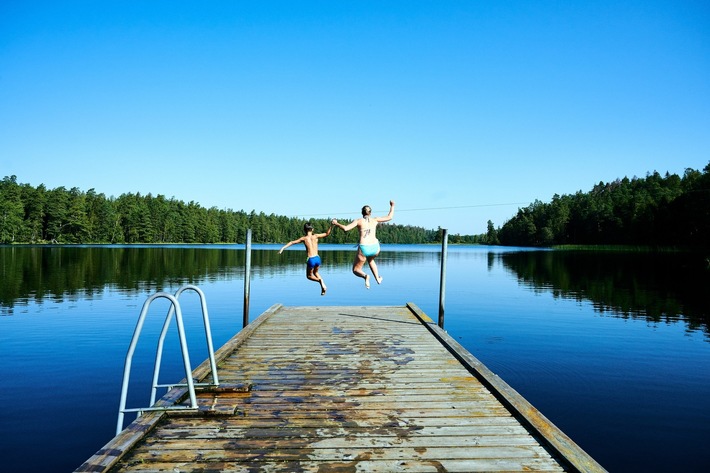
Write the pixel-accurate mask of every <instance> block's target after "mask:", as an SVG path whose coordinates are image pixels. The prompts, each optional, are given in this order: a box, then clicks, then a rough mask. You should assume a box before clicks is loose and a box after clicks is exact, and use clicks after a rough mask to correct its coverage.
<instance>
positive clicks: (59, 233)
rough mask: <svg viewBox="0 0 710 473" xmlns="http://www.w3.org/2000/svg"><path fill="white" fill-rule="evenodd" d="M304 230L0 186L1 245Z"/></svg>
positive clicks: (237, 216)
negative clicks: (249, 230) (248, 231)
mask: <svg viewBox="0 0 710 473" xmlns="http://www.w3.org/2000/svg"><path fill="white" fill-rule="evenodd" d="M334 217H335V216H334ZM310 221H311V222H312V223H313V226H314V227H315V229H316V232H324V231H326V229H327V228H328V226H329V225H330V219H312V220H310ZM342 221H348V219H343V220H342ZM304 223H306V220H304V219H298V218H292V217H284V216H280V215H274V214H270V215H266V214H264V212H259V213H257V212H256V211H254V210H252V211H251V212H248V213H247V212H245V211H244V210H238V211H234V210H220V209H217V208H216V207H212V208H204V207H202V206H200V205H199V204H198V203H196V202H194V201H191V202H188V203H185V202H183V201H180V200H176V199H174V198H170V199H168V198H166V197H165V196H163V195H156V196H153V195H151V194H146V195H141V194H139V193H137V194H132V193H125V194H121V195H120V196H119V197H117V198H114V197H106V195H104V194H102V193H97V192H96V191H95V190H94V189H89V190H88V191H86V192H83V191H81V190H80V189H78V188H76V187H74V188H71V189H69V190H67V189H66V188H65V187H58V188H56V189H47V188H46V187H45V186H44V185H39V186H37V187H33V186H31V185H29V184H20V183H18V182H17V177H16V176H9V177H5V178H4V179H3V180H2V182H0V244H9V243H29V244H47V243H50V244H56V243H59V244H88V243H105V244H128V243H201V244H207V243H244V242H245V241H246V235H247V229H249V228H251V230H252V242H253V243H286V242H288V241H291V240H294V239H296V238H298V237H300V236H302V235H303V224H304ZM356 233H357V232H348V233H345V232H342V231H339V230H337V229H335V230H334V231H333V232H332V234H331V235H330V236H329V237H328V243H350V242H353V243H355V242H356V241H357V234H356ZM378 236H380V238H381V239H382V240H383V241H387V242H388V243H431V242H435V241H441V229H439V230H425V229H423V228H420V227H413V226H407V225H396V224H383V225H381V226H380V227H379V229H378ZM457 239H458V241H461V242H466V243H474V241H472V240H466V239H465V238H460V237H458V238H457Z"/></svg>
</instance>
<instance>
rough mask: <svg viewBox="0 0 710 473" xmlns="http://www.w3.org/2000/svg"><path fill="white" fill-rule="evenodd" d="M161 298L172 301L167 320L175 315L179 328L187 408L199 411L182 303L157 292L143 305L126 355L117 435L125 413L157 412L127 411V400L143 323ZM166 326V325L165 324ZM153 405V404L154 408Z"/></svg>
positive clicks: (171, 296)
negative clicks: (151, 305) (152, 304)
mask: <svg viewBox="0 0 710 473" xmlns="http://www.w3.org/2000/svg"><path fill="white" fill-rule="evenodd" d="M159 298H165V299H168V301H170V304H171V310H170V311H168V316H167V317H166V319H169V318H170V317H171V316H172V314H173V313H174V314H175V318H176V320H177V328H178V336H179V337H180V348H181V350H182V359H183V364H184V367H185V378H186V379H187V388H188V392H189V395H190V405H189V406H187V408H188V409H197V408H198V406H197V396H196V395H195V385H194V382H193V379H192V367H191V366H190V355H189V353H188V350H187V340H186V338H185V327H184V325H183V322H182V310H181V309H180V303H179V302H178V300H177V298H176V297H175V296H173V295H172V294H168V293H166V292H157V293H155V294H153V295H152V296H150V297H148V299H147V300H146V301H145V303H144V304H143V309H142V310H141V313H140V316H139V317H138V323H137V324H136V328H135V330H134V331H133V337H132V338H131V343H130V345H129V347H128V353H127V354H126V362H125V365H124V368H123V383H122V385H121V401H120V405H119V409H118V422H117V424H116V435H118V434H120V433H121V431H122V430H123V418H124V413H126V412H138V413H139V415H140V412H142V411H143V410H155V409H151V408H144V409H126V399H127V397H128V381H129V379H130V376H131V364H132V361H133V354H134V352H135V349H136V345H137V344H138V338H139V336H140V332H141V331H142V330H143V323H144V322H145V318H146V315H147V314H148V308H149V307H150V304H151V303H152V302H153V301H154V300H156V299H159ZM164 325H165V324H164ZM152 405H153V404H151V407H152ZM177 408H179V409H185V408H186V407H185V406H177ZM169 409H170V407H168V406H166V407H165V408H161V410H169Z"/></svg>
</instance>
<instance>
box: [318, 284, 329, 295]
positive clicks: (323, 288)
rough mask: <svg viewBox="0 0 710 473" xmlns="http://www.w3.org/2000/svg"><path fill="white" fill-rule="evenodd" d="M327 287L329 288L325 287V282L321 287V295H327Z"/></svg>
mask: <svg viewBox="0 0 710 473" xmlns="http://www.w3.org/2000/svg"><path fill="white" fill-rule="evenodd" d="M326 289H328V288H327V287H325V284H323V287H322V288H321V291H320V295H321V296H325V290H326Z"/></svg>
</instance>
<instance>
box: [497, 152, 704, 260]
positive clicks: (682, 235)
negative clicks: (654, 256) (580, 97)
mask: <svg viewBox="0 0 710 473" xmlns="http://www.w3.org/2000/svg"><path fill="white" fill-rule="evenodd" d="M487 239H488V241H489V242H490V243H498V244H501V245H516V246H553V245H636V246H645V247H702V248H707V247H708V246H709V245H710V163H709V164H708V165H707V166H705V168H704V170H703V171H702V172H701V171H697V170H694V169H690V168H688V169H686V170H685V173H684V174H683V176H682V177H681V176H678V175H677V174H668V173H666V175H665V176H661V175H660V174H659V173H658V172H653V173H649V174H648V175H647V176H646V177H645V178H636V177H634V178H632V179H629V178H623V179H617V180H615V181H613V182H608V183H604V182H600V183H599V184H597V185H595V186H594V187H593V188H592V190H591V191H589V192H581V191H580V192H577V193H575V194H573V195H562V196H560V195H554V196H553V197H552V201H551V202H549V203H543V202H540V201H535V202H533V203H532V204H530V205H529V206H528V207H525V208H521V209H519V210H518V212H517V214H516V215H515V216H513V217H512V218H511V219H510V220H508V221H507V222H505V223H504V224H503V226H502V227H500V228H499V229H493V228H492V224H491V222H489V226H488V234H487Z"/></svg>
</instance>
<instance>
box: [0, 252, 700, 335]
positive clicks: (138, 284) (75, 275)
mask: <svg viewBox="0 0 710 473" xmlns="http://www.w3.org/2000/svg"><path fill="white" fill-rule="evenodd" d="M276 249H278V246H274V245H257V246H256V247H254V248H253V251H252V275H253V276H254V277H257V278H259V277H274V276H279V275H281V274H284V273H286V272H287V271H292V270H293V269H294V268H295V267H298V268H301V267H303V268H305V265H304V263H305V252H304V251H302V249H300V248H298V249H296V248H294V249H292V250H289V251H285V252H284V253H283V254H281V255H280V254H279V253H278V251H276ZM354 253H355V248H354V247H353V246H351V245H323V246H322V251H321V254H322V256H323V259H324V264H326V265H327V266H328V268H329V269H330V268H333V269H334V268H343V269H345V270H346V271H347V269H349V267H350V266H351V265H352V261H353V255H354ZM449 257H450V258H451V259H452V261H457V260H458V259H459V258H462V259H466V258H474V259H479V258H485V259H486V265H487V267H488V269H489V270H492V269H493V268H494V267H495V266H496V265H498V264H502V266H503V267H504V268H505V269H506V270H507V271H508V272H510V273H511V274H512V275H514V276H515V277H516V278H517V279H518V281H519V282H520V283H521V284H523V285H524V286H527V287H529V288H530V289H531V290H533V291H536V292H551V293H552V294H553V295H554V296H555V297H559V298H565V299H574V300H578V301H582V300H589V301H591V302H592V304H593V305H594V307H595V308H596V310H597V311H598V312H599V313H602V314H605V315H613V316H618V317H626V318H629V317H631V318H644V319H646V320H648V321H651V322H656V323H657V322H677V321H683V322H685V323H686V324H687V326H688V329H690V330H703V331H705V332H706V333H710V330H709V328H708V327H709V321H710V309H709V304H708V302H707V298H706V297H705V296H704V293H705V290H706V289H707V287H709V286H710V271H709V270H708V268H707V264H705V263H704V262H703V260H702V258H699V257H697V256H696V255H689V254H682V253H639V252H590V251H520V250H516V249H500V248H495V249H493V248H486V247H458V246H453V247H449ZM439 261H440V247H438V246H435V245H432V246H406V245H405V246H402V245H388V246H387V251H383V254H382V255H381V256H380V258H379V260H378V264H379V265H380V266H383V267H387V266H406V267H407V268H411V269H415V268H417V267H418V266H428V267H430V266H433V265H434V264H436V265H438V264H439ZM244 266H245V251H244V247H243V246H237V245H215V246H197V247H196V246H190V245H174V246H36V247H32V246H28V247H25V246H23V247H19V246H2V247H0V274H2V284H1V285H0V315H12V314H13V313H14V309H15V307H16V306H17V305H25V304H27V303H28V301H32V300H34V301H35V302H38V303H41V302H42V300H44V299H48V300H62V299H64V298H69V299H71V298H73V297H76V296H83V297H93V296H97V297H98V295H100V294H101V293H102V292H103V291H104V289H105V288H106V287H114V288H117V289H121V290H127V291H147V292H151V291H158V290H163V289H164V288H167V287H175V286H177V285H182V284H196V285H199V284H200V283H203V282H205V281H217V280H226V279H235V278H242V277H243V273H244Z"/></svg>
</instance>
